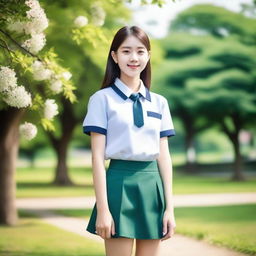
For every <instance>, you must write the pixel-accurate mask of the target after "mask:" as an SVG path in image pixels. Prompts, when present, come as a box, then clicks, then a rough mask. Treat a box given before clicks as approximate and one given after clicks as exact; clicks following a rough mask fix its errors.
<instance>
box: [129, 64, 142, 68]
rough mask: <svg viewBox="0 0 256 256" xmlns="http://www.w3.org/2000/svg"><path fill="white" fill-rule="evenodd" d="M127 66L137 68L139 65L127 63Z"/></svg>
mask: <svg viewBox="0 0 256 256" xmlns="http://www.w3.org/2000/svg"><path fill="white" fill-rule="evenodd" d="M127 66H128V67H130V68H138V67H139V66H140V65H129V64H127Z"/></svg>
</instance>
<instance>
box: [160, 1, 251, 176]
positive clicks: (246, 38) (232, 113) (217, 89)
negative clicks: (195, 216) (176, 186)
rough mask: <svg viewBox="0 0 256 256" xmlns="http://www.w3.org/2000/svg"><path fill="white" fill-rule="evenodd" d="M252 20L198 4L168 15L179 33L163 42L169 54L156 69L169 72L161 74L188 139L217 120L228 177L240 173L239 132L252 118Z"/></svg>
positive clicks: (249, 124)
mask: <svg viewBox="0 0 256 256" xmlns="http://www.w3.org/2000/svg"><path fill="white" fill-rule="evenodd" d="M208 14H209V15H208ZM238 19H239V20H241V22H240V23H239V25H237V24H238V23H237V20H238ZM249 24H250V29H247V26H248V25H249ZM253 26H255V20H254V19H251V18H247V17H244V16H243V15H241V14H235V13H232V12H229V11H227V10H225V9H223V8H219V7H213V6H208V5H197V6H194V7H192V8H190V9H188V10H186V11H184V12H183V13H181V14H180V15H179V16H178V18H177V20H175V21H173V23H172V26H171V28H172V30H174V31H177V32H179V33H177V32H176V33H175V34H174V33H172V35H171V36H170V37H169V38H168V39H166V40H164V42H163V45H164V47H165V49H166V56H167V59H168V60H167V61H166V62H165V64H164V67H161V70H164V71H163V72H166V74H167V72H169V74H168V75H166V77H165V78H163V79H164V82H165V85H166V86H168V87H169V88H170V87H171V90H170V89H169V91H170V100H171V102H173V105H174V110H175V111H176V113H177V116H179V117H180V118H181V119H182V122H183V125H184V129H185V130H186V137H187V138H190V139H187V140H191V137H192V138H193V136H194V134H195V132H198V131H200V129H201V128H203V129H204V128H207V127H210V126H212V125H218V126H219V127H220V128H221V130H222V131H223V132H224V133H225V134H226V135H227V137H228V138H229V140H230V141H231V143H232V145H233V148H234V156H235V158H234V159H235V161H234V163H235V165H234V175H233V179H238V180H242V179H243V175H242V173H241V153H240V147H239V138H238V136H239V132H240V131H241V129H242V128H247V127H250V126H251V125H253V123H254V121H253V120H255V118H253V119H252V117H253V116H254V115H255V94H254V92H255V86H254V85H253V84H255V72H254V70H255V68H254V67H255V61H254V60H253V58H252V57H251V56H253V51H254V49H253V47H251V46H250V44H251V43H252V42H253V40H254V38H255V34H254V31H252V30H251V27H253ZM243 28H244V30H243ZM184 31H185V32H186V33H184ZM182 32H183V33H182ZM188 38H189V41H188V40H187V39H188ZM245 43H246V44H245ZM162 75H163V74H162ZM163 77H164V75H163ZM213 81H214V82H213ZM213 83H214V84H215V86H213ZM196 84H198V85H196ZM210 84H211V86H210ZM217 85H218V86H217ZM209 86H210V88H211V89H209ZM199 88H200V90H199ZM205 90H206V91H207V92H205ZM238 96H239V98H238ZM238 99H239V100H238ZM246 120H247V121H246ZM191 131H192V132H191ZM191 134H192V135H191ZM186 144H187V145H189V143H188V142H187V143H186Z"/></svg>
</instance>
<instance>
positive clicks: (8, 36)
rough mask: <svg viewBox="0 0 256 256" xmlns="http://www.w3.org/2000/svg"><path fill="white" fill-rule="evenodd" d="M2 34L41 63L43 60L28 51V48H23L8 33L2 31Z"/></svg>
mask: <svg viewBox="0 0 256 256" xmlns="http://www.w3.org/2000/svg"><path fill="white" fill-rule="evenodd" d="M0 32H1V33H2V34H4V35H5V36H6V37H7V38H9V39H10V40H11V41H12V42H13V43H14V44H15V45H17V46H18V47H19V48H20V49H22V50H23V51H24V52H26V53H27V54H29V55H31V56H32V57H34V58H37V59H38V60H40V61H41V59H40V58H39V57H38V56H37V55H35V54H33V53H32V52H30V51H28V50H27V49H26V48H24V47H23V46H21V45H20V44H19V43H18V42H17V41H16V40H15V39H14V38H12V37H11V36H10V35H9V34H8V33H7V32H5V31H4V30H2V29H0Z"/></svg>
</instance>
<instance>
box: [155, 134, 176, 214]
mask: <svg viewBox="0 0 256 256" xmlns="http://www.w3.org/2000/svg"><path fill="white" fill-rule="evenodd" d="M157 162H158V166H159V170H160V174H161V177H162V181H163V185H164V194H165V201H166V208H165V210H166V211H169V212H170V213H171V214H172V215H174V205H173V197H172V160H171V156H170V152H169V145H168V137H162V138H160V154H159V156H158V158H157Z"/></svg>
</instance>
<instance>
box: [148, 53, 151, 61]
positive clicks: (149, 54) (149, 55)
mask: <svg viewBox="0 0 256 256" xmlns="http://www.w3.org/2000/svg"><path fill="white" fill-rule="evenodd" d="M150 57H151V51H148V60H149V59H150Z"/></svg>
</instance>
